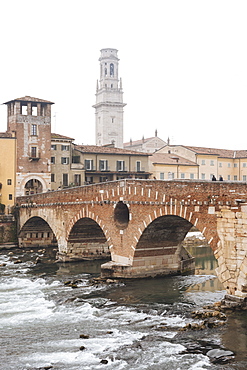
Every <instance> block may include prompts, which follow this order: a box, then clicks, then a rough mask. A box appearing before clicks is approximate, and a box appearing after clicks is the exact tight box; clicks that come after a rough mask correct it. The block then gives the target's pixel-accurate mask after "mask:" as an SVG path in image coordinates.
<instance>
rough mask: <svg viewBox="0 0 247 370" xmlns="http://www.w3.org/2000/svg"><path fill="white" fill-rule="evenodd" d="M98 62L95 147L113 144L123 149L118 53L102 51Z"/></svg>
mask: <svg viewBox="0 0 247 370" xmlns="http://www.w3.org/2000/svg"><path fill="white" fill-rule="evenodd" d="M100 52H101V56H100V58H99V61H100V80H99V81H97V87H96V104H95V105H94V106H93V107H94V108H95V126H96V145H107V144H112V143H114V144H115V146H116V147H118V148H123V107H124V106H125V105H126V104H124V103H123V90H122V81H121V79H120V80H119V79H118V62H119V59H118V56H117V53H118V51H117V50H116V49H109V48H107V49H102V50H101V51H100Z"/></svg>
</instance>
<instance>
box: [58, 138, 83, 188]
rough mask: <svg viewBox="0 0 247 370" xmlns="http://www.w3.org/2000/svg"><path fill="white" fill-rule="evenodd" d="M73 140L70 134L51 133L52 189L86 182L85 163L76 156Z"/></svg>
mask: <svg viewBox="0 0 247 370" xmlns="http://www.w3.org/2000/svg"><path fill="white" fill-rule="evenodd" d="M73 140H74V139H72V138H70V137H68V136H63V135H59V134H54V133H52V134H51V189H52V190H57V189H60V188H64V187H67V186H80V185H84V183H85V171H84V165H83V164H82V163H80V158H79V157H78V156H76V155H75V156H74V145H75V144H73ZM75 154H76V153H75Z"/></svg>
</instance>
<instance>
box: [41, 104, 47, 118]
mask: <svg viewBox="0 0 247 370" xmlns="http://www.w3.org/2000/svg"><path fill="white" fill-rule="evenodd" d="M45 111H46V106H45V105H44V104H41V116H45Z"/></svg>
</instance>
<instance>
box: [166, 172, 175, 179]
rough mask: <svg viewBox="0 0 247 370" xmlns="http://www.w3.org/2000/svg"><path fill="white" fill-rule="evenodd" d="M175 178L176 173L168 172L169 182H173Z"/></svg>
mask: <svg viewBox="0 0 247 370" xmlns="http://www.w3.org/2000/svg"><path fill="white" fill-rule="evenodd" d="M174 177H175V174H174V172H168V179H169V180H173V179H174Z"/></svg>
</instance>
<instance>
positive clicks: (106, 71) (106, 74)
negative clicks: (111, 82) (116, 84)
mask: <svg viewBox="0 0 247 370" xmlns="http://www.w3.org/2000/svg"><path fill="white" fill-rule="evenodd" d="M105 76H107V68H105Z"/></svg>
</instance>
